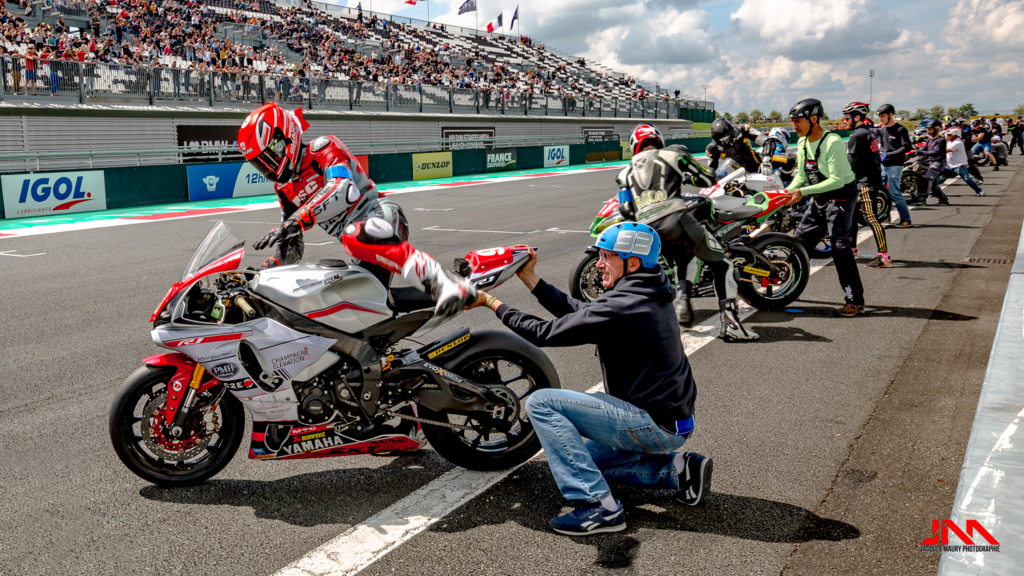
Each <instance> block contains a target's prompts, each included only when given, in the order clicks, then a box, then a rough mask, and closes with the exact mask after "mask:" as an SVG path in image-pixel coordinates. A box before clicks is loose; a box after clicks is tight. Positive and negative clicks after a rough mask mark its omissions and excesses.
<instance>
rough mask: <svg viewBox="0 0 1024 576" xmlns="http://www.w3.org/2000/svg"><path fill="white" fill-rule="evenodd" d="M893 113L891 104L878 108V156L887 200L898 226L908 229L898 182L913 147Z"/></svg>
mask: <svg viewBox="0 0 1024 576" xmlns="http://www.w3.org/2000/svg"><path fill="white" fill-rule="evenodd" d="M895 113H896V108H895V107H894V106H893V105H892V104H882V105H881V106H879V107H878V123H879V125H880V126H879V128H878V139H879V143H880V144H881V147H880V149H879V154H880V155H881V158H882V176H883V177H884V179H885V184H886V187H887V188H888V189H889V198H891V199H892V203H893V205H895V206H896V211H897V212H898V213H899V215H900V221H899V224H898V226H903V227H909V226H911V225H912V224H911V223H910V210H909V209H908V208H907V201H906V199H905V198H903V191H902V190H901V189H900V180H901V179H902V178H903V164H904V163H905V162H906V161H907V152H909V151H910V150H911V148H912V146H913V145H912V144H911V143H910V133H909V132H907V128H906V126H904V125H902V124H900V123H899V122H896V121H895V120H893V119H892V117H893V114H895Z"/></svg>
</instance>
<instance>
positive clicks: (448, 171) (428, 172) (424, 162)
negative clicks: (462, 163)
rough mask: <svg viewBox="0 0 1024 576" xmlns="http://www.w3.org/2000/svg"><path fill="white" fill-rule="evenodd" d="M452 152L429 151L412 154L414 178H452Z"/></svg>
mask: <svg viewBox="0 0 1024 576" xmlns="http://www.w3.org/2000/svg"><path fill="white" fill-rule="evenodd" d="M451 176H452V153H451V152H428V153H426V154H413V155H412V179H413V180H427V179H429V178H451Z"/></svg>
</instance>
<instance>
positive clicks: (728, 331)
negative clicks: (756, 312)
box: [718, 298, 761, 342]
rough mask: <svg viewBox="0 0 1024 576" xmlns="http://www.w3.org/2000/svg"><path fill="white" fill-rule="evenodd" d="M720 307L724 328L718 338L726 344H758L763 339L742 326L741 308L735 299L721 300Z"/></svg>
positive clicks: (719, 332) (720, 330)
mask: <svg viewBox="0 0 1024 576" xmlns="http://www.w3.org/2000/svg"><path fill="white" fill-rule="evenodd" d="M718 307H719V308H721V310H722V327H721V329H719V331H718V337H719V338H721V339H722V340H725V341H726V342H756V341H757V340H760V339H761V337H760V336H758V335H757V333H756V332H752V331H750V330H747V329H746V328H744V327H743V324H740V315H739V311H740V307H739V305H737V304H736V299H735V298H728V299H726V300H719V301H718Z"/></svg>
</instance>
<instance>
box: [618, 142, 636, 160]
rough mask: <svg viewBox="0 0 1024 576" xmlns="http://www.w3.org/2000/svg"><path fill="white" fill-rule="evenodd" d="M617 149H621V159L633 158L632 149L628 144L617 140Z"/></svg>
mask: <svg viewBox="0 0 1024 576" xmlns="http://www.w3.org/2000/svg"><path fill="white" fill-rule="evenodd" d="M619 147H620V148H622V159H623V160H629V159H630V158H632V157H633V149H632V148H630V147H629V142H623V141H622V140H619Z"/></svg>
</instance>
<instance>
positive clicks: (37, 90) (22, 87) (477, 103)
mask: <svg viewBox="0 0 1024 576" xmlns="http://www.w3.org/2000/svg"><path fill="white" fill-rule="evenodd" d="M0 66H2V70H0V80H2V90H0V100H29V101H32V100H36V99H38V100H45V99H49V98H52V97H57V98H59V99H60V100H57V101H77V102H78V103H82V104H84V103H89V102H96V103H126V102H130V103H133V104H137V103H143V102H147V101H148V103H149V104H151V105H152V104H156V103H157V101H159V102H160V104H166V103H169V102H178V103H191V104H203V105H208V106H217V105H218V104H224V105H239V104H263V103H266V102H279V103H286V104H290V105H294V106H306V107H307V108H310V109H315V108H323V109H329V110H352V111H368V112H372V111H397V112H430V113H449V114H451V113H459V114H516V115H538V116H578V117H609V118H654V119H657V118H664V119H678V118H679V117H680V113H679V112H680V109H681V105H680V104H679V103H677V102H673V101H663V100H662V101H659V100H650V101H636V100H628V99H622V98H593V97H584V96H579V97H577V96H573V95H566V96H558V95H554V94H533V93H521V92H517V91H512V92H509V91H503V90H496V89H485V90H470V89H465V88H454V87H448V86H433V85H419V84H391V83H388V82H367V81H349V80H339V79H335V78H326V77H317V76H314V77H313V78H306V77H298V76H273V75H268V74H259V73H256V72H252V71H240V70H228V71H213V70H199V69H195V68H167V67H150V66H138V65H129V64H104V63H97V62H75V61H66V60H56V59H51V60H42V59H40V58H36V59H33V60H26V59H25V58H21V57H17V58H15V57H11V56H4V57H0Z"/></svg>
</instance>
